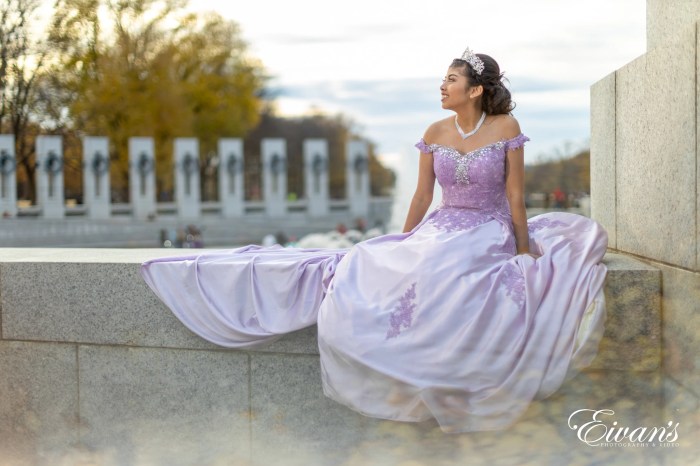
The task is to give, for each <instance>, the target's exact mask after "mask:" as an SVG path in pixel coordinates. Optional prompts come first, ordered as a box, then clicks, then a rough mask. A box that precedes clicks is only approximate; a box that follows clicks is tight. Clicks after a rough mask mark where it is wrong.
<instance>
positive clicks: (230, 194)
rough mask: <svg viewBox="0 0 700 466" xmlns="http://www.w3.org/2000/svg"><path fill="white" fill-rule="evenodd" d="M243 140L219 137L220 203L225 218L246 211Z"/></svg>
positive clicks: (236, 215)
mask: <svg viewBox="0 0 700 466" xmlns="http://www.w3.org/2000/svg"><path fill="white" fill-rule="evenodd" d="M243 161H244V158H243V140H242V139H238V138H225V139H219V203H220V204H221V215H222V216H223V217H225V218H232V217H240V216H242V215H243V214H244V213H245V208H244V197H243V188H244V187H243V173H244V172H243Z"/></svg>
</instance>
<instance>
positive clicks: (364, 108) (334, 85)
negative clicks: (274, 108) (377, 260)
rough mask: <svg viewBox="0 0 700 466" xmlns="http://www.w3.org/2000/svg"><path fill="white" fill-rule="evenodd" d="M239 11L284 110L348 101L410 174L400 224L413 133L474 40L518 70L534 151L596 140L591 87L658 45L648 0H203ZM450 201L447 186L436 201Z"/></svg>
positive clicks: (413, 167)
mask: <svg viewBox="0 0 700 466" xmlns="http://www.w3.org/2000/svg"><path fill="white" fill-rule="evenodd" d="M191 8H192V9H195V10H198V11H207V10H213V11H217V12H219V13H221V14H222V15H224V16H225V17H227V18H230V19H233V20H235V21H236V22H237V23H238V24H239V25H240V27H241V30H242V34H243V37H244V39H246V40H247V41H248V43H249V49H250V52H251V54H252V55H254V56H256V57H258V58H259V59H260V60H262V62H263V64H264V66H265V67H266V69H267V70H268V71H269V73H270V74H271V75H272V76H273V77H274V79H273V81H272V83H271V84H272V86H273V87H274V88H275V89H276V91H277V93H278V95H279V97H278V99H277V102H278V109H279V111H280V112H281V113H282V114H288V115H298V114H303V113H305V112H307V111H309V109H311V108H313V107H318V108H320V109H322V110H324V111H325V112H327V113H337V112H342V113H343V114H346V115H348V116H350V117H351V118H352V119H353V120H354V121H356V122H357V123H358V125H359V126H360V128H362V130H363V134H364V135H365V136H367V137H369V138H370V139H371V140H373V141H374V142H375V143H376V144H377V148H378V152H379V154H380V157H381V158H382V160H383V161H384V162H385V163H387V164H388V165H390V166H391V167H392V168H394V169H395V170H396V172H397V173H398V175H399V181H398V189H397V196H396V198H397V202H396V205H395V210H394V212H395V215H394V218H393V219H392V225H393V227H394V228H397V227H400V225H401V223H402V222H403V217H404V216H405V213H406V211H407V209H408V204H409V202H410V196H411V194H412V191H413V189H415V181H416V178H417V160H416V156H417V153H418V151H417V150H416V149H415V148H414V147H413V144H414V143H415V142H416V141H417V140H418V139H419V138H420V137H422V136H423V132H424V131H425V128H426V127H427V126H428V125H429V124H430V123H432V122H433V121H435V120H438V119H441V118H444V117H446V116H448V115H450V114H451V112H448V111H445V110H443V109H442V108H441V107H440V92H439V85H440V81H441V79H442V77H443V76H444V74H445V71H446V70H447V67H448V65H449V64H450V62H451V61H452V59H453V58H455V57H458V56H460V55H461V54H462V52H463V50H464V49H465V48H466V47H467V46H469V47H471V48H472V50H474V51H475V52H480V53H486V54H488V55H491V56H492V57H493V58H495V59H496V61H498V62H499V64H500V66H501V71H504V72H505V73H506V77H508V78H509V80H510V89H511V92H512V94H513V99H514V100H515V102H516V104H517V108H516V109H515V111H514V115H515V116H516V118H518V120H519V122H520V127H521V129H522V131H523V132H524V133H525V134H526V135H528V136H529V137H530V138H531V142H530V143H528V144H527V146H526V149H525V161H526V162H527V163H532V162H534V161H536V160H538V159H540V158H541V157H548V156H552V155H553V154H555V153H556V151H560V152H561V151H567V150H566V149H565V148H566V147H567V144H568V152H569V153H573V152H575V151H576V150H577V149H581V148H584V147H588V140H589V136H590V121H589V114H590V111H589V110H590V86H591V85H592V84H593V83H595V82H596V81H598V80H599V79H601V78H603V77H604V76H606V75H608V74H609V73H612V72H613V71H615V70H616V69H618V68H620V67H622V66H624V65H625V64H627V63H629V62H630V61H632V60H634V59H635V58H637V57H638V56H640V55H642V54H643V53H644V52H645V51H646V0H587V1H580V0H527V1H525V0H495V1H484V0H383V1H379V0H354V1H352V2H334V1H329V0H293V1H282V0H266V1H259V2H258V1H256V2H253V1H250V2H240V1H232V2H224V1H222V0H195V1H192V6H191ZM438 201H439V195H436V197H435V201H434V203H433V204H436V203H437V202H438Z"/></svg>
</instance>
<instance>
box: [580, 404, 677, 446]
mask: <svg viewBox="0 0 700 466" xmlns="http://www.w3.org/2000/svg"><path fill="white" fill-rule="evenodd" d="M614 414H615V411H613V410H612V409H579V410H578V411H574V412H573V413H571V416H569V422H568V424H569V428H570V429H571V430H575V431H576V436H577V437H578V439H579V440H581V441H582V442H584V443H586V444H588V445H590V446H592V447H605V446H635V447H641V446H653V447H655V446H661V447H670V446H678V444H676V443H673V442H675V441H676V440H678V426H679V424H680V423H679V422H676V424H675V425H674V424H673V422H672V421H668V425H666V426H663V427H636V428H634V429H632V428H630V427H622V426H618V425H617V421H614V422H613V423H612V425H608V424H606V423H605V422H604V421H603V420H602V419H601V418H602V417H603V416H612V415H614Z"/></svg>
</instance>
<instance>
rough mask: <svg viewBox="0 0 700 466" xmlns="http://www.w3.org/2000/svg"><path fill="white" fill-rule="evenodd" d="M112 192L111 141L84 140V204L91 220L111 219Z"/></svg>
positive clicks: (100, 139)
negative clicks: (110, 176) (110, 179)
mask: <svg viewBox="0 0 700 466" xmlns="http://www.w3.org/2000/svg"><path fill="white" fill-rule="evenodd" d="M110 201H111V191H110V182H109V140H108V139H107V138H105V137H90V136H87V137H85V138H83V203H84V204H85V207H86V208H87V215H88V217H90V218H95V219H98V218H102V219H104V218H109V217H110V215H111V210H110Z"/></svg>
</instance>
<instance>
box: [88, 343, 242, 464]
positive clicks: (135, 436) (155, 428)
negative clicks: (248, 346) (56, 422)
mask: <svg viewBox="0 0 700 466" xmlns="http://www.w3.org/2000/svg"><path fill="white" fill-rule="evenodd" d="M79 361H80V416H81V440H82V443H83V444H84V448H85V449H87V450H90V451H93V452H97V453H98V455H99V456H100V457H101V458H102V459H103V462H105V463H108V464H109V463H112V464H167V465H191V464H246V462H247V460H249V458H250V449H249V446H250V431H249V428H248V424H249V414H250V411H249V392H248V357H247V356H246V355H245V354H244V353H234V352H225V351H187V350H172V349H159V348H118V347H104V346H103V347H98V346H80V348H79Z"/></svg>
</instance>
